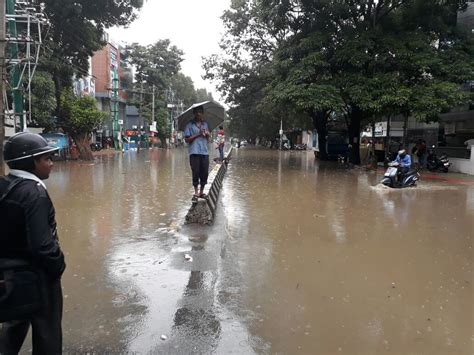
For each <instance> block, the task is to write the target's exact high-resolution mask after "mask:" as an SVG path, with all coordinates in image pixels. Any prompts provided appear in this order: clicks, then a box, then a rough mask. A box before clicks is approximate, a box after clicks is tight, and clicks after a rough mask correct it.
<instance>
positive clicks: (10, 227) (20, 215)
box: [0, 175, 66, 279]
mask: <svg viewBox="0 0 474 355" xmlns="http://www.w3.org/2000/svg"><path fill="white" fill-rule="evenodd" d="M16 179H21V180H20V181H19V183H18V184H17V185H16V186H15V187H14V188H13V189H12V190H11V192H10V193H9V194H8V195H7V196H6V198H5V199H3V201H0V258H19V259H27V260H29V261H31V262H32V264H33V265H34V266H36V267H38V268H40V269H42V270H43V271H44V272H45V274H46V275H47V276H49V277H50V278H51V279H57V278H60V277H61V275H62V273H63V272H64V269H65V268H66V264H65V263H64V255H63V253H62V251H61V248H60V247H59V241H58V234H57V229H56V220H55V211H54V207H53V203H52V202H51V199H50V198H49V195H48V192H47V191H46V189H45V188H44V187H43V186H41V185H40V184H39V183H38V182H36V181H34V180H29V179H22V178H18V177H16V176H13V175H8V176H2V177H0V197H1V196H2V195H3V194H4V193H5V191H6V190H7V188H8V186H9V185H10V183H11V182H12V181H14V180H16Z"/></svg>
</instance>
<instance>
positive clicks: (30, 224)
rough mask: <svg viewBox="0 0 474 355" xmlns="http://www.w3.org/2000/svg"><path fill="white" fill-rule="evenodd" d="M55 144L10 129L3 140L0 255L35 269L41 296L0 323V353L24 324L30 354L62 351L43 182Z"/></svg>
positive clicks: (56, 270)
mask: <svg viewBox="0 0 474 355" xmlns="http://www.w3.org/2000/svg"><path fill="white" fill-rule="evenodd" d="M55 150H57V148H54V147H51V146H49V145H48V143H47V142H46V140H45V139H44V138H43V137H41V136H40V135H38V134H33V133H28V132H21V133H18V134H15V135H14V136H12V137H10V138H9V139H8V140H7V141H6V142H5V147H4V159H5V162H6V163H7V165H8V167H9V168H10V173H9V175H7V176H2V177H0V225H1V226H2V231H1V234H0V259H3V260H7V259H21V260H26V261H27V262H28V264H29V265H30V268H31V269H32V270H34V271H35V272H36V273H38V274H39V275H40V278H41V280H42V294H43V297H42V304H41V308H40V310H39V311H37V312H35V313H33V314H31V316H28V317H27V318H28V319H27V320H11V321H8V322H5V323H3V324H1V328H0V354H17V353H18V352H19V351H20V348H21V346H22V344H23V341H24V340H25V337H26V335H27V333H28V329H29V326H30V324H31V327H32V339H33V341H32V345H33V354H60V353H61V352H62V330H61V319H62V306H63V296H62V290H61V281H60V280H61V275H62V273H63V272H64V269H65V268H66V264H65V262H64V254H63V252H62V251H61V248H60V246H59V241H58V234H57V229H56V220H55V210H54V207H53V203H52V201H51V199H50V197H49V194H48V191H47V189H46V186H45V184H44V183H43V180H45V179H47V178H48V177H49V174H50V173H51V169H52V166H53V163H52V161H51V154H52V153H53V152H54V151H55ZM0 278H1V276H0ZM0 281H1V280H0Z"/></svg>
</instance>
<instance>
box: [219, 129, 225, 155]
mask: <svg viewBox="0 0 474 355" xmlns="http://www.w3.org/2000/svg"><path fill="white" fill-rule="evenodd" d="M224 145H225V132H224V127H223V126H219V131H218V132H217V148H218V149H219V159H220V160H221V161H223V160H224Z"/></svg>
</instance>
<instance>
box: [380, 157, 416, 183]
mask: <svg viewBox="0 0 474 355" xmlns="http://www.w3.org/2000/svg"><path fill="white" fill-rule="evenodd" d="M400 174H401V172H400V164H399V163H397V162H392V163H389V164H388V168H387V171H385V174H384V177H383V179H382V181H380V183H381V184H383V185H385V186H388V187H392V188H404V187H410V186H415V185H416V182H417V181H418V180H420V174H419V173H418V171H417V170H415V169H410V170H408V171H407V172H406V173H405V174H403V176H400Z"/></svg>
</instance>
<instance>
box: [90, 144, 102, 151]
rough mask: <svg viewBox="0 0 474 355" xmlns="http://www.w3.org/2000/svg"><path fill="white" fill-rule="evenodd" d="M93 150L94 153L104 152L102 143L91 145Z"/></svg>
mask: <svg viewBox="0 0 474 355" xmlns="http://www.w3.org/2000/svg"><path fill="white" fill-rule="evenodd" d="M91 150H92V151H93V152H98V151H99V150H102V144H100V143H91Z"/></svg>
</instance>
